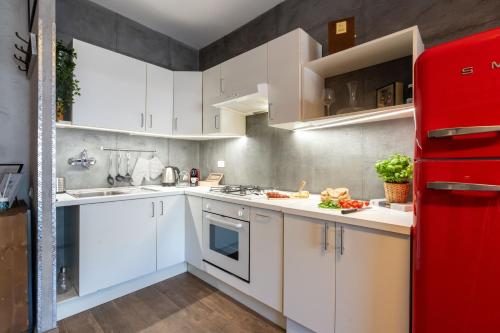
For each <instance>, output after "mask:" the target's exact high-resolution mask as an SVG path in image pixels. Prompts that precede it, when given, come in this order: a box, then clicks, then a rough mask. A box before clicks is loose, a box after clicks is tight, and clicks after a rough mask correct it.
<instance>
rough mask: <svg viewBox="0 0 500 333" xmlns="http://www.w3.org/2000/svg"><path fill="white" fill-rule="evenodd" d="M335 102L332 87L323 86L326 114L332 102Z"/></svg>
mask: <svg viewBox="0 0 500 333" xmlns="http://www.w3.org/2000/svg"><path fill="white" fill-rule="evenodd" d="M334 102H335V92H334V91H333V88H325V90H324V91H323V104H324V105H325V107H326V115H327V116H329V115H330V108H331V106H332V104H333V103H334Z"/></svg>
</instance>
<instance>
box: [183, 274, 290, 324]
mask: <svg viewBox="0 0 500 333" xmlns="http://www.w3.org/2000/svg"><path fill="white" fill-rule="evenodd" d="M187 266H188V267H187V270H188V272H189V273H191V274H193V275H194V276H196V277H198V278H199V279H201V280H203V281H205V282H206V283H208V284H209V285H211V286H212V287H214V288H216V289H218V290H220V291H221V292H223V293H224V294H226V295H227V296H229V297H231V298H232V299H234V300H236V301H238V302H239V303H241V304H243V305H245V306H246V307H248V308H250V309H251V310H253V311H255V312H257V313H258V314H260V315H261V316H262V317H264V318H266V319H267V320H269V321H271V322H273V323H275V324H276V325H278V326H280V327H282V328H286V318H285V317H284V316H283V314H282V313H280V312H278V311H276V310H275V309H273V308H270V307H269V306H267V305H265V304H263V303H261V302H259V301H258V300H256V299H255V298H253V297H251V296H249V295H247V294H245V293H243V292H241V291H239V290H238V289H236V288H234V287H232V286H230V285H228V284H227V283H225V282H222V281H221V280H219V279H217V278H216V277H214V276H212V275H210V274H208V273H207V272H204V271H202V270H200V269H198V268H196V267H194V266H192V265H190V264H188V265H187Z"/></svg>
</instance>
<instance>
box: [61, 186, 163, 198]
mask: <svg viewBox="0 0 500 333" xmlns="http://www.w3.org/2000/svg"><path fill="white" fill-rule="evenodd" d="M157 191H158V190H154V189H150V188H143V187H140V188H137V187H132V188H122V189H109V190H95V191H92V190H77V191H67V192H66V193H67V194H69V195H71V196H73V197H75V198H92V197H107V196H114V195H125V194H139V193H148V192H157Z"/></svg>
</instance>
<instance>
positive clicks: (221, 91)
mask: <svg viewBox="0 0 500 333" xmlns="http://www.w3.org/2000/svg"><path fill="white" fill-rule="evenodd" d="M220 95H221V96H222V95H224V79H223V78H221V79H220Z"/></svg>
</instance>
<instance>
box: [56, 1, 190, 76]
mask: <svg viewBox="0 0 500 333" xmlns="http://www.w3.org/2000/svg"><path fill="white" fill-rule="evenodd" d="M56 10H57V12H56V25H57V38H58V39H62V40H63V41H65V42H69V41H71V39H72V38H77V39H80V40H82V41H84V42H88V43H91V44H94V45H98V46H100V47H104V48H106V49H109V50H112V51H116V52H119V53H122V54H126V55H128V56H131V57H134V58H137V59H140V60H144V61H146V62H149V63H152V64H155V65H158V66H161V67H165V68H169V69H172V70H186V71H189V70H197V69H198V50H196V49H193V48H191V47H190V46H187V45H185V44H183V43H182V42H179V41H177V40H175V39H173V38H170V37H168V36H166V35H163V34H161V33H159V32H157V31H155V30H152V29H150V28H147V27H145V26H143V25H141V24H139V23H137V22H135V21H132V20H130V19H128V18H126V17H124V16H122V15H119V14H117V13H115V12H112V11H110V10H108V9H106V8H104V7H102V6H99V5H97V4H95V3H93V2H90V1H88V0H57V2H56Z"/></svg>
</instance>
